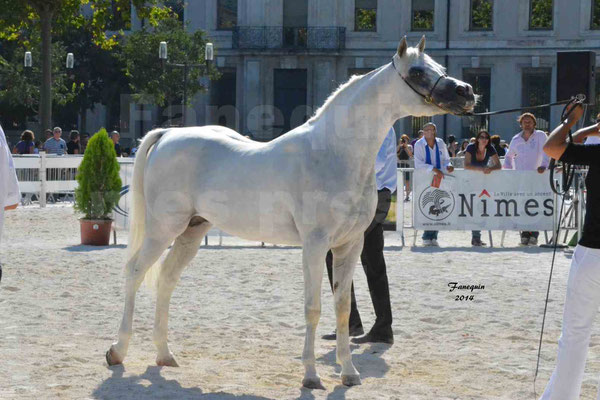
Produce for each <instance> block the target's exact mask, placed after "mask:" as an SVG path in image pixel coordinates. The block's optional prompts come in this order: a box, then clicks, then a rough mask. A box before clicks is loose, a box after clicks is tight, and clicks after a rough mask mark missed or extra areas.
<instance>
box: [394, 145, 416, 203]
mask: <svg viewBox="0 0 600 400" xmlns="http://www.w3.org/2000/svg"><path fill="white" fill-rule="evenodd" d="M396 155H397V156H398V167H400V168H409V167H410V164H409V163H408V161H409V160H410V159H411V158H413V147H412V146H411V145H410V143H409V137H408V135H402V136H401V137H400V142H399V143H398V147H397V148H396ZM404 190H405V192H406V197H405V199H404V201H408V200H409V199H410V190H411V186H410V173H409V172H405V173H404Z"/></svg>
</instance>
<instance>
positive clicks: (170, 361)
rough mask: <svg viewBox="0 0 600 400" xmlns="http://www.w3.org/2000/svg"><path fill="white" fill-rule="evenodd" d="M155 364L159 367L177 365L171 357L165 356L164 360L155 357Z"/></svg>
mask: <svg viewBox="0 0 600 400" xmlns="http://www.w3.org/2000/svg"><path fill="white" fill-rule="evenodd" d="M156 365H158V366H159V367H179V364H177V361H175V358H173V357H169V358H165V359H164V360H159V359H156Z"/></svg>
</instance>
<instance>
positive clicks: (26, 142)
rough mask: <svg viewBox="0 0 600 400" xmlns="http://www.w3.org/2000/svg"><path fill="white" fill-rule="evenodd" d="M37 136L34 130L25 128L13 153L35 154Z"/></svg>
mask: <svg viewBox="0 0 600 400" xmlns="http://www.w3.org/2000/svg"><path fill="white" fill-rule="evenodd" d="M34 140H35V136H34V134H33V132H32V131H30V130H24V131H23V133H21V140H20V141H19V143H17V145H16V146H15V147H14V148H13V151H12V153H13V154H35V142H34Z"/></svg>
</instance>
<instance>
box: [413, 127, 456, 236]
mask: <svg viewBox="0 0 600 400" xmlns="http://www.w3.org/2000/svg"><path fill="white" fill-rule="evenodd" d="M436 133H437V127H436V126H435V124H434V123H433V122H429V123H427V124H425V125H424V126H423V137H422V138H421V139H419V140H417V142H416V143H415V148H414V155H415V169H426V170H428V171H433V173H434V174H435V175H437V176H439V177H440V178H441V177H443V175H444V173H443V172H442V169H444V170H446V171H447V172H449V173H451V172H452V171H454V167H453V166H452V163H451V162H450V155H449V154H448V148H446V143H444V141H443V140H442V139H440V138H437V137H435V135H436ZM437 235H438V231H424V232H423V236H422V239H423V245H425V246H438V242H437Z"/></svg>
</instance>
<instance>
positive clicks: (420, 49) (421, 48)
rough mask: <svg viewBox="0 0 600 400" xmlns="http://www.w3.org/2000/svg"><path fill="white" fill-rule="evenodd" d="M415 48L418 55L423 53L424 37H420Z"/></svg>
mask: <svg viewBox="0 0 600 400" xmlns="http://www.w3.org/2000/svg"><path fill="white" fill-rule="evenodd" d="M417 48H418V49H419V52H420V53H422V52H424V51H425V35H423V37H421V40H420V41H419V44H418V45H417Z"/></svg>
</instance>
